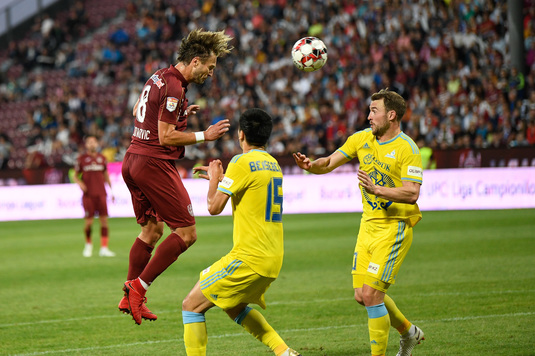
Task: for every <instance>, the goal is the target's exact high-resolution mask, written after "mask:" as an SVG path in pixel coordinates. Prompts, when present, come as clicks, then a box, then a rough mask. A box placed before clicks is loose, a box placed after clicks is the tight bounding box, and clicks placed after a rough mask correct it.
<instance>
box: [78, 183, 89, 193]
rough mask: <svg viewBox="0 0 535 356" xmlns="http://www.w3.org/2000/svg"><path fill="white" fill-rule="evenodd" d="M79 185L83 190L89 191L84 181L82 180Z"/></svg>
mask: <svg viewBox="0 0 535 356" xmlns="http://www.w3.org/2000/svg"><path fill="white" fill-rule="evenodd" d="M78 185H79V186H80V189H82V192H84V193H87V186H86V185H85V183H84V182H80V184H78Z"/></svg>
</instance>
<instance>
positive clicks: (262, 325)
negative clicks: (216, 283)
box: [225, 303, 299, 356]
mask: <svg viewBox="0 0 535 356" xmlns="http://www.w3.org/2000/svg"><path fill="white" fill-rule="evenodd" d="M225 312H226V313H227V315H228V316H229V317H230V318H231V319H232V320H234V321H235V322H236V323H237V324H239V325H241V326H242V327H243V328H244V329H245V330H246V331H247V332H248V333H249V334H251V335H253V336H254V337H255V338H256V339H257V340H259V341H260V342H262V343H263V344H264V345H266V346H267V347H269V348H270V349H271V351H273V353H274V354H275V355H277V356H286V355H299V354H298V353H297V352H296V351H294V350H292V349H290V348H289V347H288V345H286V343H285V342H284V340H282V338H281V337H280V336H279V334H278V333H277V332H276V331H275V329H273V327H272V326H271V325H269V323H268V322H267V321H266V319H265V318H264V316H263V315H262V314H261V313H260V312H259V311H258V310H256V309H253V308H251V307H249V306H247V304H246V303H241V304H239V305H238V306H236V307H234V308H231V309H227V310H225Z"/></svg>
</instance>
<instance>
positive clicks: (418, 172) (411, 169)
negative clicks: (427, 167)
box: [407, 166, 423, 178]
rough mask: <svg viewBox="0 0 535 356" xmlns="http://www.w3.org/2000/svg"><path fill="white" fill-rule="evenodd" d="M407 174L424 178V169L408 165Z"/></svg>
mask: <svg viewBox="0 0 535 356" xmlns="http://www.w3.org/2000/svg"><path fill="white" fill-rule="evenodd" d="M407 175H408V176H412V177H418V178H422V177H423V170H422V168H420V167H416V166H408V167H407Z"/></svg>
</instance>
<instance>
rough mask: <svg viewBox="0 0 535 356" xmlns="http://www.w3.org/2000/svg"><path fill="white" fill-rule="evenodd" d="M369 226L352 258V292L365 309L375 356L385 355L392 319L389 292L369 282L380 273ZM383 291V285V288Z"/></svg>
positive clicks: (365, 225) (363, 226) (363, 228)
mask: <svg viewBox="0 0 535 356" xmlns="http://www.w3.org/2000/svg"><path fill="white" fill-rule="evenodd" d="M372 233H373V230H372V228H371V226H370V224H369V223H365V222H364V221H362V222H361V225H360V229H359V234H358V238H357V245H356V247H355V253H354V257H353V270H352V275H353V288H354V289H355V300H356V301H357V302H359V303H360V304H361V305H364V306H365V307H366V311H367V312H368V331H369V338H370V347H371V351H372V355H384V354H385V352H386V346H387V344H388V332H389V329H390V318H389V315H388V311H387V310H386V307H385V305H384V301H383V299H384V295H385V292H386V289H384V288H383V290H381V289H378V288H374V287H377V286H376V285H377V284H379V282H380V281H377V280H370V281H368V283H366V281H367V280H368V275H369V274H370V273H371V274H372V275H374V273H377V271H376V269H377V265H376V263H374V262H372V259H373V258H374V254H373V253H374V250H375V248H376V243H375V242H376V241H375V237H374V236H373V235H372ZM382 286H383V287H384V285H382Z"/></svg>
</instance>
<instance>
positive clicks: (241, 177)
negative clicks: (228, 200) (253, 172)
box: [217, 163, 248, 196]
mask: <svg viewBox="0 0 535 356" xmlns="http://www.w3.org/2000/svg"><path fill="white" fill-rule="evenodd" d="M247 179H248V174H247V172H245V170H244V169H243V167H241V166H240V165H238V164H236V163H230V164H229V166H228V168H227V171H226V172H225V177H223V180H222V181H221V182H219V185H218V186H217V190H219V191H221V192H223V193H225V194H228V195H230V196H234V195H236V194H238V193H239V192H240V191H242V190H243V189H244V188H245V186H246V185H247Z"/></svg>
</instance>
